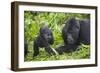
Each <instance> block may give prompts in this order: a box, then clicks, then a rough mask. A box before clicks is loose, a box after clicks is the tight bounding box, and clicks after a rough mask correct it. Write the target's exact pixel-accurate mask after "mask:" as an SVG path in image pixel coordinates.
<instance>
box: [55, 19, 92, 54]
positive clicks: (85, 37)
mask: <svg viewBox="0 0 100 73" xmlns="http://www.w3.org/2000/svg"><path fill="white" fill-rule="evenodd" d="M62 37H63V40H64V46H61V47H58V48H57V49H56V51H57V52H58V53H59V54H62V53H63V52H72V51H75V50H76V49H77V48H78V46H79V45H80V44H81V43H83V44H86V45H89V44H90V20H78V19H75V18H70V19H69V20H68V21H67V22H66V24H65V26H64V27H63V29H62Z"/></svg>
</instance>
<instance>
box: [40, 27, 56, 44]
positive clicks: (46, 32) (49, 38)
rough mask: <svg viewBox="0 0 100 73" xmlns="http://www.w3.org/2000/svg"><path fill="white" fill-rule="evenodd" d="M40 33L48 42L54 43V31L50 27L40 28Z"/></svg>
mask: <svg viewBox="0 0 100 73" xmlns="http://www.w3.org/2000/svg"><path fill="white" fill-rule="evenodd" d="M40 34H41V36H42V37H44V39H45V40H46V41H47V42H48V43H50V44H53V43H54V39H53V34H52V31H51V30H50V29H49V28H48V27H43V28H41V29H40Z"/></svg>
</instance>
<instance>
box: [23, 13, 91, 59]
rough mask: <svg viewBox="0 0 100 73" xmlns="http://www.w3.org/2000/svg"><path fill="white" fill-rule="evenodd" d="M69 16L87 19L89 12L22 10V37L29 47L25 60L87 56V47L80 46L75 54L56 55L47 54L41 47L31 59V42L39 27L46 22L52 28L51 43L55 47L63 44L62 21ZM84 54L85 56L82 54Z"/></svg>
mask: <svg viewBox="0 0 100 73" xmlns="http://www.w3.org/2000/svg"><path fill="white" fill-rule="evenodd" d="M71 17H76V18H78V19H80V20H81V19H89V18H90V15H89V14H79V13H63V12H62V13H58V12H36V11H35V12H32V11H25V12H24V36H25V37H24V39H25V40H27V42H28V45H29V48H28V51H29V53H28V55H27V57H25V61H31V60H33V61H41V60H42V61H44V60H62V59H68V58H70V59H71V58H73V59H74V58H77V59H78V58H79V59H80V58H88V57H89V54H90V53H89V52H88V51H87V50H90V49H89V48H87V49H86V48H84V47H83V48H81V49H80V51H78V52H82V53H79V54H77V53H78V52H77V51H76V52H73V53H71V54H70V53H69V54H66V53H65V54H63V55H57V56H51V57H49V56H47V55H48V54H47V53H46V52H45V51H44V50H43V49H41V50H40V54H39V55H38V56H37V57H35V58H34V59H33V57H32V55H33V52H34V51H33V50H32V49H33V45H32V42H33V41H34V39H35V38H36V37H37V35H38V34H39V29H40V27H42V26H43V25H45V24H47V25H48V26H49V28H50V29H51V30H52V32H53V35H54V44H53V45H51V47H52V48H56V47H58V46H61V45H64V44H63V39H62V28H63V26H64V23H65V22H66V21H67V20H68V19H69V18H71ZM83 55H85V56H83Z"/></svg>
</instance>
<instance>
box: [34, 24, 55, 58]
mask: <svg viewBox="0 0 100 73" xmlns="http://www.w3.org/2000/svg"><path fill="white" fill-rule="evenodd" d="M53 43H54V38H53V34H52V31H51V30H50V29H49V28H48V27H47V26H43V27H41V28H40V34H39V35H38V37H37V38H36V39H35V40H34V46H33V47H34V54H33V57H34V56H37V55H38V54H39V48H42V47H44V48H45V51H46V52H48V53H49V54H50V55H52V54H55V53H54V52H53V50H52V49H51V47H50V45H52V44H53Z"/></svg>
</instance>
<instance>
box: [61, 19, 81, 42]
mask: <svg viewBox="0 0 100 73" xmlns="http://www.w3.org/2000/svg"><path fill="white" fill-rule="evenodd" d="M79 30H80V24H79V21H78V20H76V19H75V18H72V19H70V20H68V22H67V23H66V25H65V26H64V28H63V30H62V35H63V39H64V42H65V44H75V43H77V40H78V37H79Z"/></svg>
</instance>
